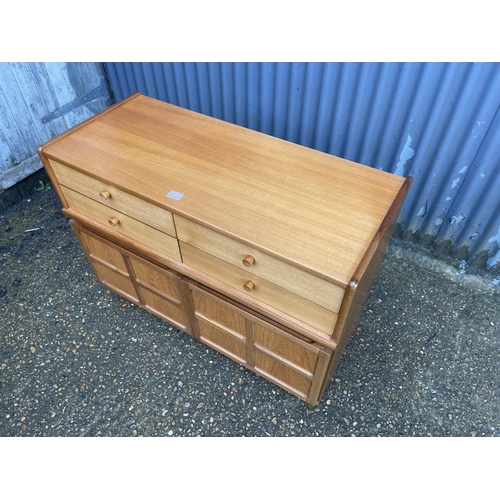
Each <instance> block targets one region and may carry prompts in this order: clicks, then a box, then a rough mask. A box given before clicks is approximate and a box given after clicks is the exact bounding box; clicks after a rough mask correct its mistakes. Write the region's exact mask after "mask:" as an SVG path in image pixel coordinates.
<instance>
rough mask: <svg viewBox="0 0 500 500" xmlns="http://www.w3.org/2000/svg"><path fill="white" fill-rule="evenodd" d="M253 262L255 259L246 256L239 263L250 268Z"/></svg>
mask: <svg viewBox="0 0 500 500" xmlns="http://www.w3.org/2000/svg"><path fill="white" fill-rule="evenodd" d="M254 262H255V259H254V258H253V257H252V256H251V255H247V256H246V257H245V258H244V259H243V260H242V261H241V263H242V264H243V265H244V266H245V267H250V266H251V265H252V264H253V263H254Z"/></svg>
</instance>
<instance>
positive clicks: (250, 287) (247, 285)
mask: <svg viewBox="0 0 500 500" xmlns="http://www.w3.org/2000/svg"><path fill="white" fill-rule="evenodd" d="M254 286H255V283H254V282H253V281H247V282H246V283H245V284H244V285H243V288H244V289H245V290H246V291H247V292H251V291H252V290H253V287H254Z"/></svg>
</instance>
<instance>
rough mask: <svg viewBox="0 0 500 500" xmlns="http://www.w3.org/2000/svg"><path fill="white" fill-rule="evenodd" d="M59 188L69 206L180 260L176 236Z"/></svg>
mask: <svg viewBox="0 0 500 500" xmlns="http://www.w3.org/2000/svg"><path fill="white" fill-rule="evenodd" d="M61 190H62V192H63V194H64V196H65V198H66V200H67V202H68V203H69V206H70V208H73V209H74V210H76V211H77V212H80V213H81V214H83V215H85V216H87V217H90V218H91V219H93V220H94V221H96V222H99V223H101V224H103V225H104V226H106V227H108V228H109V227H112V228H113V230H114V231H116V232H118V233H120V234H122V235H125V236H128V237H130V238H133V239H134V240H137V241H138V242H140V243H142V244H144V245H146V246H148V247H150V248H152V249H153V250H156V251H157V252H160V253H162V254H164V255H167V256H168V257H171V258H172V259H175V260H178V261H180V260H181V257H180V253H179V244H178V242H177V239H176V238H173V237H172V236H169V235H168V234H165V233H164V232H162V231H158V230H157V229H154V228H152V227H151V226H148V225H147V224H144V223H142V222H140V221H138V220H136V219H134V218H133V217H129V216H128V215H126V214H124V213H121V212H118V211H117V210H115V209H113V208H110V207H107V206H105V205H103V204H101V203H98V202H97V201H94V200H92V199H91V198H88V197H87V196H84V195H82V194H80V193H78V192H76V191H73V190H72V189H69V188H66V187H64V186H61Z"/></svg>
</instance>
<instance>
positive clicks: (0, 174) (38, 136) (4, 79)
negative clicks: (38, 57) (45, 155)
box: [0, 62, 108, 189]
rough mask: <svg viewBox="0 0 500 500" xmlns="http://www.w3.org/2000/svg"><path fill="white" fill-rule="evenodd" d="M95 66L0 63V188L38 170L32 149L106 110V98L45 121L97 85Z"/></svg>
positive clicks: (98, 67) (98, 75)
mask: <svg viewBox="0 0 500 500" xmlns="http://www.w3.org/2000/svg"><path fill="white" fill-rule="evenodd" d="M103 76H104V74H103V68H102V65H101V64H100V63H56V62H52V63H28V62H21V63H15V62H11V63H0V189H6V188H8V187H11V186H12V185H14V184H16V183H17V182H19V181H20V180H22V179H24V178H25V177H27V176H28V175H30V174H31V173H33V172H35V171H36V170H38V169H40V168H42V163H41V161H40V159H39V157H38V155H37V147H38V146H39V145H40V144H42V143H43V142H45V141H47V140H49V139H51V138H52V137H54V136H56V135H58V134H60V133H62V132H64V131H65V130H68V128H70V127H72V126H74V125H76V124H78V123H80V122H82V121H83V120H85V119H87V118H89V117H90V116H92V115H93V114H95V113H97V112H98V111H101V110H102V109H104V108H106V107H107V105H108V102H107V99H106V96H103V97H100V98H97V99H96V100H94V101H92V102H89V103H87V104H86V105H84V106H79V107H75V108H74V109H73V110H71V111H68V112H67V113H64V114H63V115H62V116H60V117H58V118H54V119H53V120H50V121H48V122H46V123H44V122H43V121H42V120H43V119H44V118H45V117H46V116H47V115H50V113H52V112H54V111H56V110H58V109H60V108H61V107H62V106H64V105H66V104H68V103H71V102H72V101H73V100H74V99H76V98H77V97H79V96H82V95H84V94H85V93H87V92H90V91H91V90H92V89H94V88H95V87H98V86H99V84H100V82H101V77H103Z"/></svg>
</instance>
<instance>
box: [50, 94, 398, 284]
mask: <svg viewBox="0 0 500 500" xmlns="http://www.w3.org/2000/svg"><path fill="white" fill-rule="evenodd" d="M43 154H45V155H47V156H48V157H50V158H52V159H55V160H57V161H60V162H63V163H67V164H68V165H70V166H73V167H74V168H76V169H77V170H80V171H82V172H83V173H88V174H90V175H92V176H94V177H95V178H97V179H100V180H102V181H103V182H106V183H109V184H111V185H114V186H115V187H117V188H119V189H121V190H123V191H125V192H128V193H130V194H134V195H137V196H139V197H142V198H144V199H146V200H147V201H149V202H151V203H153V204H154V205H157V206H159V207H162V208H165V209H167V210H169V211H171V212H173V213H174V214H178V215H182V216H183V217H185V218H187V219H190V220H192V221H196V222H198V223H200V224H201V225H203V226H206V227H208V228H211V229H213V230H215V231H217V232H220V233H221V234H225V235H227V236H230V237H232V238H234V239H236V240H237V241H239V242H241V243H245V244H248V245H250V246H251V247H253V248H256V249H258V250H261V251H262V252H264V253H267V254H269V255H271V256H274V257H277V258H279V259H281V260H283V261H285V262H289V263H293V264H295V265H296V266H298V267H300V268H302V269H305V270H308V271H309V272H311V273H313V274H316V275H318V276H322V277H324V278H326V279H329V280H331V281H332V282H334V283H338V284H341V285H344V286H345V285H347V284H348V283H349V282H350V280H351V278H352V276H353V275H354V272H355V270H356V268H357V267H358V265H359V263H360V261H361V260H362V259H363V256H364V255H365V253H366V252H367V249H368V248H369V246H370V243H371V242H372V240H373V239H374V237H375V235H376V234H377V231H378V230H379V228H380V226H381V224H382V221H383V220H384V217H385V216H386V214H387V212H388V211H389V209H390V207H391V205H392V203H393V201H394V198H395V197H396V196H397V194H398V192H399V191H400V190H401V188H402V186H403V182H404V178H402V177H399V176H395V175H393V174H389V173H386V172H382V171H379V170H375V169H373V168H370V167H366V166H363V165H359V164H356V163H353V162H350V161H347V160H343V159H340V158H337V157H334V156H332V155H329V154H326V153H322V152H319V151H315V150H312V149H309V148H305V147H303V146H299V145H296V144H292V143H290V142H287V141H283V140H281V139H277V138H274V137H271V136H268V135H265V134H261V133H258V132H254V131H252V130H249V129H246V128H244V127H239V126H235V125H232V124H230V123H226V122H224V121H221V120H217V119H214V118H211V117H208V116H205V115H203V114H200V113H193V112H191V111H188V110H185V109H182V108H180V107H177V106H173V105H170V104H167V103H164V102H161V101H157V100H155V99H151V98H149V97H146V96H142V95H138V96H135V97H134V98H132V99H129V100H128V101H126V102H125V103H124V104H122V105H120V106H117V107H116V108H115V109H114V110H113V112H112V113H104V114H103V115H102V116H100V117H97V118H96V119H94V120H92V121H90V122H89V123H88V124H86V125H84V126H81V127H79V129H78V130H77V131H76V132H75V133H70V134H66V135H65V136H64V138H62V139H61V140H59V141H52V142H51V143H50V144H48V145H47V146H45V147H43ZM172 191H174V192H175V193H181V194H182V197H181V198H180V199H175V198H172V197H169V196H168V194H169V193H171V192H172ZM175 193H174V196H175Z"/></svg>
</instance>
